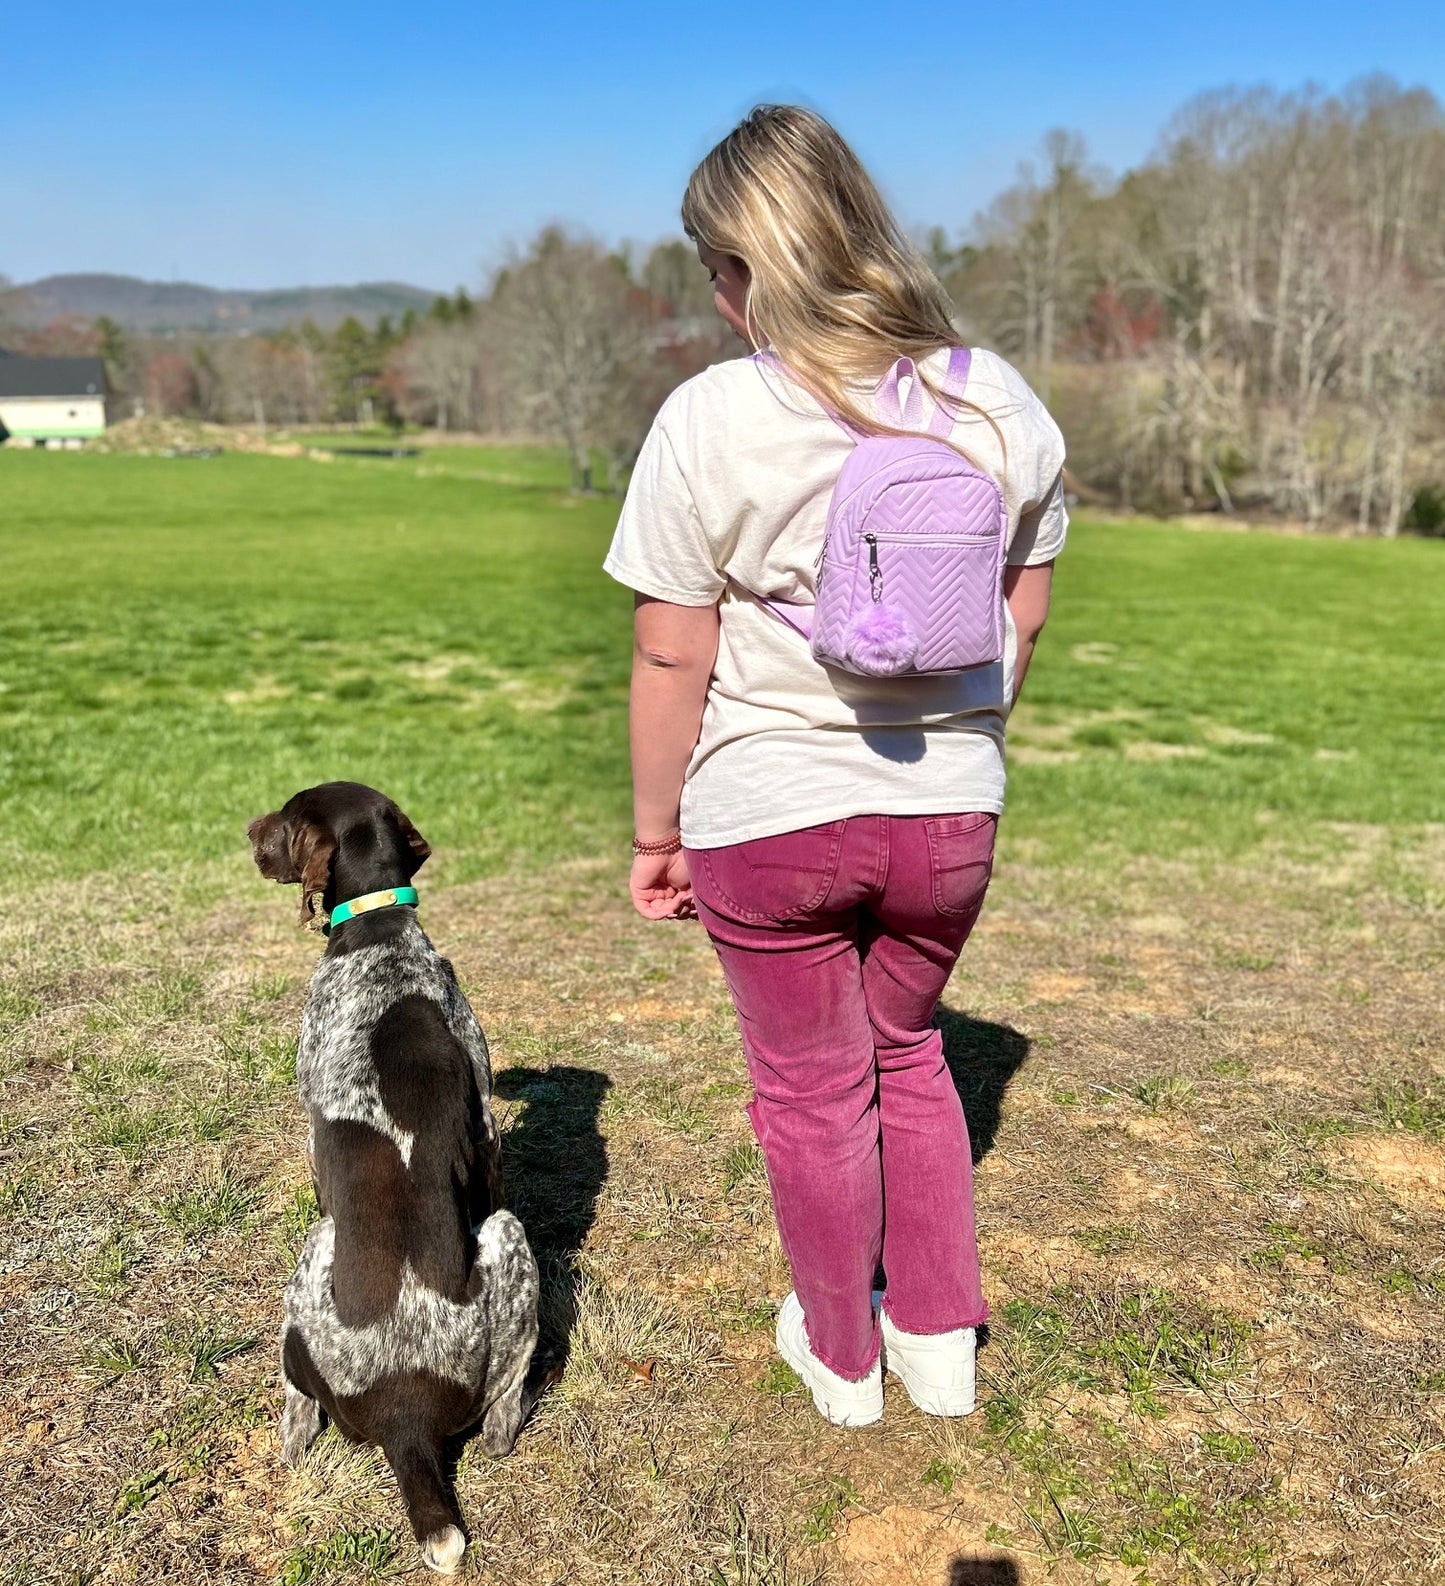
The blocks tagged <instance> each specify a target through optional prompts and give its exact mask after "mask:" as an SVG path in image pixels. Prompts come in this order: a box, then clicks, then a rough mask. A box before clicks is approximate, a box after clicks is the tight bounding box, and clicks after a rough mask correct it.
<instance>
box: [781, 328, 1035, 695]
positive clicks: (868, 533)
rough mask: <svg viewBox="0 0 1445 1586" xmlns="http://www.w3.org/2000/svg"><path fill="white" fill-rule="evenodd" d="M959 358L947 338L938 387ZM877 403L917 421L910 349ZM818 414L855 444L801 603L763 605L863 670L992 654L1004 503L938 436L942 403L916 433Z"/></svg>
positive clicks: (896, 419) (828, 661)
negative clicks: (902, 395) (871, 429)
mask: <svg viewBox="0 0 1445 1586" xmlns="http://www.w3.org/2000/svg"><path fill="white" fill-rule="evenodd" d="M759 356H760V357H762V358H764V359H765V360H766V361H768V362H771V363H773V364H774V366H775V367H781V366H780V365H778V363H777V360H776V359H775V358H773V357H771V356H770V355H767V354H760V355H759ZM968 369H969V352H968V349H967V348H966V347H955V348H954V349H953V351H952V353H951V354H950V357H949V364H948V374H947V377H946V378H945V381H944V391H945V393H946V394H947V395H948V396H950V397H954V398H957V397H959V396H961V395H962V393H963V388H964V385H965V383H966V381H967V380H968ZM905 376H912V379H911V381H910V383H909V391H908V399H907V402H906V404H905V403H903V402H901V401H900V399H899V382H900V380H902V379H903V378H904V377H905ZM877 412H878V417H879V419H880V420H881V421H882V422H883V423H885V424H889V425H892V426H894V427H896V428H898V429H914V428H916V427H919V426H921V424H922V419H923V393H922V382H921V381H920V379H919V378H918V372H917V370H916V368H915V367H914V364H913V360H912V359H911V358H900V359H899V360H898V362H897V363H896V364H894V366H893V368H892V369H891V370H890V371H889V372H888V374H887V375H886V376H885V377H884V380H883V383H882V385H880V386H879V388H878V399H877ZM829 416H830V417H831V418H833V420H834V422H835V423H837V424H838V425H840V426H841V428H843V429H845V430H846V431H847V432H848V433H849V434H850V435H851V436H852V437H853V439H854V441H855V443H856V444H855V445H854V447H853V450H852V451H851V452H850V453H849V455H848V460H847V462H845V463H844V464H843V468H842V471H841V472H840V473H839V475H838V483H837V484H836V485H835V486H834V489H833V498H832V500H831V502H830V503H829V505H828V521H827V527H826V529H825V530H824V536H823V550H822V554H821V556H820V557H819V560H818V583H817V595H816V599H815V602H814V605H813V609H812V612H811V614H810V613H809V612H808V608H807V607H805V606H797V605H792V604H788V603H784V602H782V601H774V600H764V601H763V604H764V605H765V606H766V607H767V608H768V610H769V611H771V612H772V613H773V615H774V616H776V617H778V618H779V619H781V620H782V621H783V622H786V623H787V624H788V626H789V627H790V628H793V629H795V630H796V631H797V632H798V633H800V634H802V635H803V637H804V638H805V639H809V640H811V643H812V650H813V656H814V659H816V660H818V661H821V662H822V663H823V664H824V665H825V666H834V667H839V668H841V669H842V670H843V671H845V672H854V673H857V674H858V675H860V676H862V677H922V676H928V675H930V674H933V673H938V672H962V671H966V670H967V669H968V668H969V667H974V666H986V665H989V664H990V663H992V662H995V661H998V660H999V659H1001V657H1002V656H1003V641H1004V619H1003V557H1004V540H1005V536H1006V533H1007V523H1008V513H1007V509H1006V507H1005V505H1004V500H1003V494H1002V492H1001V491H1000V490H999V487H998V485H997V484H995V482H994V481H993V480H992V479H991V478H989V476H988V475H987V474H985V473H983V472H981V471H980V470H979V469H977V468H975V467H974V466H973V465H972V464H971V463H970V462H968V461H967V459H966V458H963V457H961V456H960V455H959V454H958V453H957V452H956V451H954V450H953V448H952V447H950V446H947V445H945V444H944V440H943V437H945V436H946V435H948V433H949V432H950V430H951V429H952V428H953V414H952V412H951V411H950V408H949V406H948V405H947V404H945V403H939V404H938V407H937V409H936V411H935V412H934V414H933V417H932V419H931V421H930V422H929V424H928V426H927V429H926V430H925V431H924V432H923V433H920V434H917V435H905V436H899V435H873V434H869V433H867V432H865V431H860V430H858V429H856V428H855V427H854V426H852V425H850V424H848V423H846V422H845V421H844V420H843V419H842V418H841V417H839V416H838V415H837V414H830V415H829ZM810 616H811V620H810Z"/></svg>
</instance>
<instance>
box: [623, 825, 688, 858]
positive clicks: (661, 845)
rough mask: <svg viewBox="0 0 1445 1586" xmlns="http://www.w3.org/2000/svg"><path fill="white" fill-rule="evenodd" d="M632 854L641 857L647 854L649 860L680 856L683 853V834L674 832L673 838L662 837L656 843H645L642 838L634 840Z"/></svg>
mask: <svg viewBox="0 0 1445 1586" xmlns="http://www.w3.org/2000/svg"><path fill="white" fill-rule="evenodd" d="M632 852H633V853H634V854H635V855H637V856H638V857H641V856H642V855H643V854H646V855H647V856H648V857H649V858H657V857H661V856H662V855H664V854H680V853H681V852H682V833H681V832H680V831H679V832H674V833H673V834H672V836H671V837H661V838H658V839H657V840H656V841H655V842H644V841H643V840H642V838H640V837H634V838H633V839H632Z"/></svg>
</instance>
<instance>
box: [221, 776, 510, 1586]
mask: <svg viewBox="0 0 1445 1586" xmlns="http://www.w3.org/2000/svg"><path fill="white" fill-rule="evenodd" d="M247 836H248V837H249V838H250V839H251V848H252V853H253V856H254V858H255V861H256V866H257V868H258V869H259V870H260V872H261V874H262V875H263V876H266V877H268V878H269V879H270V880H272V881H279V882H282V883H297V884H299V885H300V887H301V919H302V921H303V923H310V922H311V921H312V919H313V918H314V916H315V911H316V899H317V898H318V897H319V898H320V900H321V908H322V910H323V912H324V913H325V915H326V916H327V917H328V918H329V917H330V915H331V912H332V910H333V909H335V908H336V907H337V906H338V905H339V904H340V903H343V902H346V901H348V900H350V899H353V898H360V897H363V896H366V897H369V896H370V895H372V894H376V893H379V892H380V893H384V892H386V891H387V890H389V889H394V888H398V887H406V886H408V885H409V884H410V882H411V878H412V876H413V875H414V874H415V873H416V871H417V869H418V868H419V867H420V866H421V863H422V861H423V860H424V859H426V857H427V855H428V854H429V853H430V852H431V850H430V849H429V848H428V847H427V845H426V842H425V841H424V840H423V838H422V836H421V833H420V832H418V831H417V830H416V828H415V827H414V826H413V825H412V823H411V822H410V821H409V820H408V819H407V818H406V816H405V815H403V814H402V812H401V811H400V810H399V809H398V808H397V807H396V805H395V804H393V803H392V801H391V800H390V799H389V798H386V797H385V796H384V795H383V794H381V793H378V792H376V791H375V789H373V788H369V787H363V786H362V785H361V784H360V783H356V782H328V783H325V784H323V785H322V786H320V787H314V788H308V789H307V790H306V791H305V792H303V793H298V794H296V796H295V797H294V798H292V799H290V800H289V801H288V802H287V803H286V804H285V806H284V807H283V808H282V809H280V810H278V811H277V812H276V813H274V814H271V815H262V816H260V817H259V818H258V819H256V820H254V821H252V822H251V824H250V826H249V827H248V828H247ZM296 1071H297V1080H298V1083H299V1088H300V1092H301V1101H302V1105H303V1106H304V1107H305V1108H306V1113H307V1117H308V1119H309V1120H310V1125H311V1139H310V1155H311V1164H312V1174H313V1177H314V1179H315V1184H316V1199H317V1204H318V1205H319V1207H320V1210H321V1220H320V1221H319V1222H318V1223H317V1224H316V1226H315V1227H314V1228H313V1229H312V1230H311V1232H310V1234H309V1235H308V1237H307V1240H306V1244H305V1247H304V1248H303V1250H302V1252H301V1258H300V1260H299V1261H298V1262H297V1265H296V1272H295V1275H294V1276H293V1277H292V1278H291V1281H290V1282H289V1283H288V1284H287V1286H286V1296H285V1322H284V1325H283V1327H282V1333H281V1365H282V1372H283V1375H284V1378H285V1384H286V1407H285V1411H284V1413H283V1416H282V1422H281V1449H282V1456H283V1458H284V1459H285V1460H286V1461H287V1462H288V1463H294V1462H295V1461H296V1460H298V1459H299V1458H300V1457H301V1455H302V1454H303V1453H304V1452H305V1451H306V1449H307V1448H308V1447H309V1446H310V1444H311V1441H312V1439H313V1438H315V1436H316V1435H317V1433H318V1432H319V1431H320V1430H321V1427H322V1424H323V1422H322V1416H323V1412H324V1414H325V1415H327V1416H329V1417H330V1418H331V1419H332V1420H333V1421H334V1422H335V1423H336V1425H337V1427H338V1428H339V1429H340V1430H341V1431H342V1432H344V1433H345V1434H346V1435H347V1436H348V1437H350V1438H353V1439H354V1440H356V1441H358V1442H367V1443H379V1444H380V1445H381V1447H382V1449H383V1450H384V1452H385V1454H386V1457H387V1460H388V1461H389V1463H390V1465H391V1468H392V1470H393V1471H395V1473H396V1479H397V1483H398V1485H399V1486H400V1488H401V1494H402V1498H403V1500H404V1502H405V1504H406V1510H407V1517H408V1518H409V1519H410V1521H411V1524H412V1529H413V1530H414V1531H415V1532H416V1537H417V1540H418V1542H420V1543H421V1548H422V1556H423V1558H424V1559H425V1560H426V1562H427V1564H429V1565H430V1566H431V1568H433V1569H435V1570H440V1571H442V1572H444V1573H450V1572H451V1571H452V1570H455V1569H456V1568H457V1566H458V1564H459V1563H460V1562H461V1558H462V1554H463V1552H464V1551H465V1549H466V1538H465V1535H464V1534H463V1531H462V1528H461V1524H462V1521H461V1511H460V1509H459V1507H458V1505H457V1500H456V1495H455V1493H454V1492H453V1490H452V1487H451V1483H450V1482H449V1480H448V1479H447V1475H446V1470H445V1455H444V1443H445V1440H446V1439H448V1438H450V1437H454V1436H456V1435H457V1434H460V1433H462V1432H465V1431H467V1430H468V1429H469V1428H471V1427H473V1426H475V1425H477V1423H480V1425H481V1433H482V1441H483V1445H484V1446H485V1448H486V1450H487V1452H488V1453H489V1454H493V1455H500V1454H506V1453H509V1452H510V1451H511V1448H512V1445H513V1443H514V1442H515V1441H516V1438H517V1433H518V1431H519V1430H520V1428H521V1425H522V1421H523V1419H524V1418H525V1416H526V1413H527V1410H528V1409H529V1408H530V1405H529V1403H528V1402H527V1400H526V1398H525V1396H524V1394H525V1389H524V1384H525V1381H526V1377H527V1368H528V1365H529V1363H530V1362H531V1359H532V1353H533V1350H534V1349H535V1347H536V1343H537V1289H538V1283H537V1264H536V1261H535V1260H534V1259H533V1256H532V1252H531V1250H530V1248H529V1247H528V1245H527V1239H526V1235H525V1234H524V1233H523V1231H522V1225H521V1224H520V1223H519V1222H518V1221H517V1219H516V1218H515V1217H513V1216H512V1215H511V1213H510V1212H507V1211H504V1210H502V1209H501V1196H502V1169H501V1154H500V1149H499V1142H498V1136H497V1127H496V1124H495V1122H494V1121H493V1118H492V1113H491V1106H490V1101H491V1088H492V1086H491V1065H490V1062H489V1059H488V1055H487V1043H486V1038H485V1037H484V1036H483V1034H482V1031H481V1027H480V1026H479V1025H478V1023H477V1020H476V1016H475V1015H474V1014H473V1013H472V1010H471V1008H470V1006H469V1005H468V1003H467V1000H466V998H465V997H464V996H463V995H462V992H461V988H460V987H459V986H458V985H457V980H456V976H455V974H454V973H453V972H452V966H451V965H450V964H449V963H448V962H447V960H446V959H445V958H443V957H442V956H441V955H440V954H439V953H438V952H437V950H436V949H435V948H434V947H433V946H432V944H431V942H430V941H428V939H427V937H426V934H425V933H424V932H423V930H422V928H421V926H420V925H419V924H418V923H417V917H416V911H415V909H414V908H413V907H408V906H406V905H399V904H391V905H389V906H388V905H385V904H383V906H379V907H373V908H370V909H368V910H367V911H366V912H363V913H358V914H357V915H355V916H354V917H353V918H351V919H348V920H346V921H345V923H343V924H340V925H338V926H337V927H336V928H335V929H333V930H332V931H331V934H330V939H329V941H328V943H327V946H326V951H325V953H324V954H323V955H322V958H321V963H320V965H319V966H318V967H317V970H316V973H315V975H314V977H313V978H312V981H311V991H310V995H309V997H308V998H307V1003H306V1012H305V1015H304V1017H303V1019H302V1022H301V1042H300V1049H299V1052H298V1055H297V1064H296Z"/></svg>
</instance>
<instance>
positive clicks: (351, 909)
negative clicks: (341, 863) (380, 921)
mask: <svg viewBox="0 0 1445 1586" xmlns="http://www.w3.org/2000/svg"><path fill="white" fill-rule="evenodd" d="M397 904H405V905H407V906H408V907H409V908H413V909H414V908H415V907H416V888H415V887H387V888H386V889H385V890H384V891H381V892H367V893H363V894H362V896H361V897H359V898H349V899H347V901H346V902H345V903H338V904H337V905H336V907H335V908H334V909H332V911H331V918H330V920H328V921H327V924H326V934H327V935H328V936H329V935H330V934H331V932H332V931H334V930H335V929H336V927H337V926H338V925H345V924H346V922H347V921H348V920H354V919H355V918H356V916H357V915H358V914H370V913H371V911H372V910H373V909H390V908H394V907H395V906H396V905H397Z"/></svg>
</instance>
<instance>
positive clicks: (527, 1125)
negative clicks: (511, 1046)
mask: <svg viewBox="0 0 1445 1586" xmlns="http://www.w3.org/2000/svg"><path fill="white" fill-rule="evenodd" d="M611 1088H612V1081H611V1079H609V1078H608V1076H607V1075H606V1074H603V1073H601V1072H599V1071H598V1070H597V1069H593V1068H571V1067H568V1066H566V1065H561V1064H559V1065H558V1066H556V1067H553V1068H545V1069H541V1068H509V1069H504V1070H503V1071H502V1072H501V1073H499V1074H497V1075H496V1078H495V1090H496V1094H497V1096H499V1097H500V1098H501V1099H502V1100H504V1101H510V1102H517V1103H521V1109H520V1116H518V1115H517V1113H516V1112H515V1110H514V1111H513V1112H512V1113H511V1114H510V1115H509V1117H508V1119H507V1126H506V1128H505V1129H504V1130H503V1132H502V1167H503V1171H504V1173H505V1175H506V1186H507V1203H508V1205H509V1206H510V1207H511V1209H512V1210H513V1211H514V1212H516V1214H517V1216H518V1217H520V1218H521V1219H522V1226H523V1227H524V1228H525V1229H526V1230H527V1239H528V1242H529V1243H530V1244H531V1246H532V1253H533V1254H534V1255H535V1256H536V1258H537V1266H538V1269H539V1270H540V1272H541V1277H542V1300H541V1318H540V1320H541V1338H540V1340H539V1341H538V1345H537V1358H536V1364H535V1366H534V1374H537V1375H539V1376H540V1377H547V1376H550V1375H552V1374H554V1373H556V1372H559V1371H560V1370H561V1368H562V1366H563V1365H565V1363H566V1360H567V1351H568V1347H569V1341H570V1339H571V1336H572V1328H573V1326H574V1324H575V1322H576V1317H577V1285H578V1272H577V1254H578V1252H579V1251H580V1250H581V1248H582V1245H583V1242H584V1241H585V1240H586V1238H587V1234H588V1231H589V1230H590V1229H591V1227H592V1222H593V1219H594V1217H595V1216H596V1210H597V1197H598V1195H599V1194H600V1193H601V1191H602V1186H603V1184H605V1183H606V1182H607V1168H608V1163H607V1146H606V1143H605V1142H604V1140H603V1138H602V1135H601V1133H600V1132H599V1130H598V1128H597V1118H598V1114H599V1112H600V1111H601V1108H602V1101H603V1098H604V1097H605V1096H606V1094H607V1092H608V1091H609V1090H610V1089H611Z"/></svg>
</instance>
